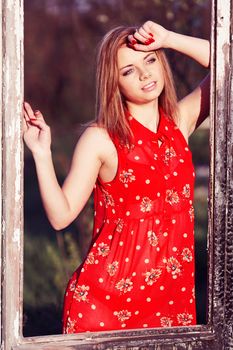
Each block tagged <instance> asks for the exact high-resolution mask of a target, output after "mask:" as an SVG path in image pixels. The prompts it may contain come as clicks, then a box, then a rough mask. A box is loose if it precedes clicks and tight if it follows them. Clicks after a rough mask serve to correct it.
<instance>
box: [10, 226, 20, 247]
mask: <svg viewBox="0 0 233 350" xmlns="http://www.w3.org/2000/svg"><path fill="white" fill-rule="evenodd" d="M12 242H14V243H16V244H17V245H18V248H20V229H19V228H16V229H15V230H14V234H13V237H12Z"/></svg>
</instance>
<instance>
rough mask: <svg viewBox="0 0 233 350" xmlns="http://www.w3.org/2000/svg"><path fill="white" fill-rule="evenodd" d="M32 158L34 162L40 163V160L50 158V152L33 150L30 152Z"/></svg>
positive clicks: (49, 150)
mask: <svg viewBox="0 0 233 350" xmlns="http://www.w3.org/2000/svg"><path fill="white" fill-rule="evenodd" d="M32 156H33V158H34V160H35V161H40V160H43V161H45V160H47V159H51V158H52V152H51V149H48V150H39V151H38V150H35V151H33V152H32Z"/></svg>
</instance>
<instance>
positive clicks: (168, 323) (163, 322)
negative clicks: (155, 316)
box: [160, 316, 173, 327]
mask: <svg viewBox="0 0 233 350" xmlns="http://www.w3.org/2000/svg"><path fill="white" fill-rule="evenodd" d="M160 323H161V326H162V327H171V326H172V323H173V321H172V319H171V318H170V317H165V316H164V317H161V318H160Z"/></svg>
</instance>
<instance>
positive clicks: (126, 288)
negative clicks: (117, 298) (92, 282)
mask: <svg viewBox="0 0 233 350" xmlns="http://www.w3.org/2000/svg"><path fill="white" fill-rule="evenodd" d="M116 289H119V290H120V292H121V293H124V294H125V293H127V292H130V291H131V290H132V289H133V282H132V281H131V278H122V279H121V280H120V281H119V282H117V283H116Z"/></svg>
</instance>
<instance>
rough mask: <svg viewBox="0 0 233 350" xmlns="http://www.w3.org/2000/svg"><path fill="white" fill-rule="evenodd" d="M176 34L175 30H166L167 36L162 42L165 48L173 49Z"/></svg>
mask: <svg viewBox="0 0 233 350" xmlns="http://www.w3.org/2000/svg"><path fill="white" fill-rule="evenodd" d="M177 35H178V34H177V33H175V32H172V31H171V30H168V31H167V37H166V40H165V43H164V48H165V49H173V48H174V44H175V41H176V36H177Z"/></svg>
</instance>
